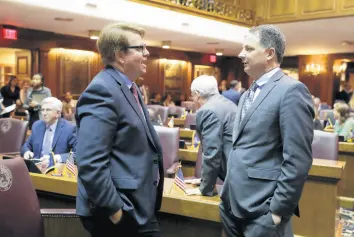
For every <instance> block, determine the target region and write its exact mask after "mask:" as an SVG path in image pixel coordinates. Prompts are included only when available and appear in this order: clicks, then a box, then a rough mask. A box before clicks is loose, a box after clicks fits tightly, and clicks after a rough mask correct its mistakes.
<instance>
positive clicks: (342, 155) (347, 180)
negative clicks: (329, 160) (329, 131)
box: [338, 142, 354, 203]
mask: <svg viewBox="0 0 354 237" xmlns="http://www.w3.org/2000/svg"><path fill="white" fill-rule="evenodd" d="M338 160H339V161H345V162H346V168H345V170H344V173H343V177H342V179H341V182H340V188H339V196H342V197H346V198H350V199H353V203H354V143H348V142H339V147H338Z"/></svg>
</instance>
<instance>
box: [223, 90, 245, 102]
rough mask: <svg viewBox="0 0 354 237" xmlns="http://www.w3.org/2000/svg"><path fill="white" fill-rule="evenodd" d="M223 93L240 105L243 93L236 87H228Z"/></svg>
mask: <svg viewBox="0 0 354 237" xmlns="http://www.w3.org/2000/svg"><path fill="white" fill-rule="evenodd" d="M222 95H223V96H225V97H226V98H228V99H229V100H231V101H232V102H234V103H235V105H238V102H239V100H240V97H241V93H240V92H238V91H236V90H234V89H228V90H227V91H223V92H222Z"/></svg>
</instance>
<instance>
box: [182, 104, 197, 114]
mask: <svg viewBox="0 0 354 237" xmlns="http://www.w3.org/2000/svg"><path fill="white" fill-rule="evenodd" d="M181 107H184V108H186V110H188V111H190V112H192V113H195V112H197V105H196V104H195V103H194V102H193V101H183V102H182V103H181Z"/></svg>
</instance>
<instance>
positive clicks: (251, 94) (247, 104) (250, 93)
mask: <svg viewBox="0 0 354 237" xmlns="http://www.w3.org/2000/svg"><path fill="white" fill-rule="evenodd" d="M257 87H258V86H257V83H256V82H255V81H254V82H253V83H252V85H251V87H250V88H249V89H248V92H247V96H246V98H245V102H244V103H243V106H242V110H241V120H240V122H241V121H242V120H243V118H244V117H245V115H246V113H247V111H248V109H249V108H250V107H251V105H252V102H253V97H254V94H255V93H256V90H257Z"/></svg>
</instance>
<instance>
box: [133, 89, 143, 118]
mask: <svg viewBox="0 0 354 237" xmlns="http://www.w3.org/2000/svg"><path fill="white" fill-rule="evenodd" d="M130 90H131V91H132V93H133V95H134V97H135V100H136V103H138V105H139V109H140V111H141V113H142V114H143V115H144V112H143V108H142V107H141V104H140V101H139V96H138V91H137V90H136V85H135V83H133V84H132V87H131V88H130Z"/></svg>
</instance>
